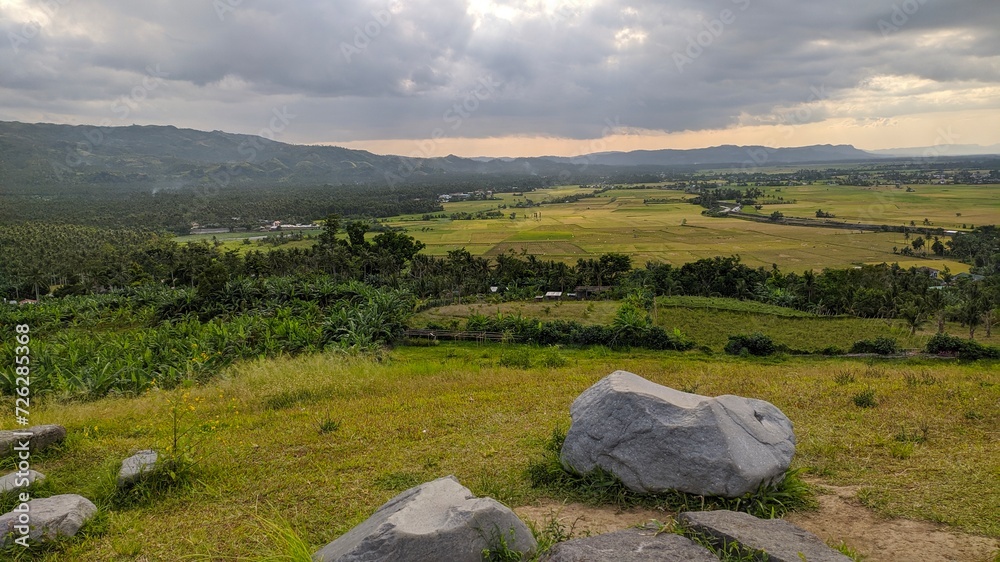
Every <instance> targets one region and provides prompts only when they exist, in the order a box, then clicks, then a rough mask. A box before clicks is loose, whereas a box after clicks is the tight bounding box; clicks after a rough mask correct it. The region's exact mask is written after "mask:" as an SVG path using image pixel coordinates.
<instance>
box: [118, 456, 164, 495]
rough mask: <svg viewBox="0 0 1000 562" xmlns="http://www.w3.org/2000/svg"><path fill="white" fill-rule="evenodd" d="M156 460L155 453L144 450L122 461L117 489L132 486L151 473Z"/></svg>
mask: <svg viewBox="0 0 1000 562" xmlns="http://www.w3.org/2000/svg"><path fill="white" fill-rule="evenodd" d="M156 459H157V454H156V451H152V450H149V449H146V450H144V451H139V452H138V453H136V454H134V455H132V456H131V457H129V458H127V459H125V460H124V461H122V468H121V470H119V471H118V487H119V488H121V487H123V486H128V485H129V484H134V483H135V482H138V481H139V480H141V479H142V477H143V475H145V474H149V473H150V472H152V471H153V469H154V468H155V467H156Z"/></svg>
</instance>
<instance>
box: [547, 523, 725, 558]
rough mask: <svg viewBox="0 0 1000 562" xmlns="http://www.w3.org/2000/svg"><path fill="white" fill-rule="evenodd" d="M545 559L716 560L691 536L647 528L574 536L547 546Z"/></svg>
mask: <svg viewBox="0 0 1000 562" xmlns="http://www.w3.org/2000/svg"><path fill="white" fill-rule="evenodd" d="M542 560H544V561H545V562H607V561H609V560H614V561H615V562H688V561H690V562H719V559H718V558H716V557H715V555H713V554H712V553H711V552H709V550H708V549H707V548H705V547H703V546H701V545H699V544H696V543H695V542H694V541H692V540H691V539H688V538H685V537H682V536H680V535H675V534H673V533H657V532H656V531H655V530H650V529H625V530H624V531H617V532H614V533H608V534H605V535H596V536H593V537H585V538H582V539H573V540H569V541H566V542H562V543H559V544H557V545H555V546H553V547H552V549H550V550H549V552H548V554H547V555H546V557H545V558H543V559H542Z"/></svg>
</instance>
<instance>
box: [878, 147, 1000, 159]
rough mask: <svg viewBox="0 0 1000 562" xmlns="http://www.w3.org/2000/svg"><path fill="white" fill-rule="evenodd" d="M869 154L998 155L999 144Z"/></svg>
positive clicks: (915, 155)
mask: <svg viewBox="0 0 1000 562" xmlns="http://www.w3.org/2000/svg"><path fill="white" fill-rule="evenodd" d="M871 152H872V153H873V154H878V155H879V156H893V157H932V158H933V157H936V156H984V155H1000V144H994V145H991V146H982V145H979V144H942V145H938V146H919V147H913V148H888V149H885V150H872V151H871Z"/></svg>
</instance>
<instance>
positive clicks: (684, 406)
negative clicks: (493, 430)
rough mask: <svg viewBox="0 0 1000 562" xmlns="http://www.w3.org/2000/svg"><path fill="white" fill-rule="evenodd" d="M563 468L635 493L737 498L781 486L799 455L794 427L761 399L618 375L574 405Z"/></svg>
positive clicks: (596, 386) (599, 383) (578, 399)
mask: <svg viewBox="0 0 1000 562" xmlns="http://www.w3.org/2000/svg"><path fill="white" fill-rule="evenodd" d="M570 415H571V416H572V418H573V422H572V425H571V426H570V428H569V432H568V433H567V435H566V441H565V443H564V444H563V448H562V452H561V459H562V464H563V466H564V467H566V468H567V469H569V470H573V471H576V472H579V473H584V474H585V473H588V472H591V471H593V470H595V469H597V468H601V469H604V470H606V471H608V472H611V473H612V474H614V475H615V476H617V477H618V478H619V479H621V481H622V482H623V483H624V484H625V486H627V487H628V488H629V489H631V490H634V491H637V492H643V493H650V492H663V491H666V490H679V491H681V492H687V493H689V494H697V495H706V496H724V497H730V498H734V497H739V496H742V495H743V494H745V493H747V492H750V491H753V490H756V489H757V488H758V487H759V486H760V485H761V484H768V483H773V482H777V481H780V479H781V478H782V477H783V476H784V474H785V472H786V471H787V470H788V465H789V464H790V463H791V461H792V455H793V454H794V453H795V434H794V433H793V432H792V422H791V421H790V420H789V419H788V418H787V417H786V416H785V415H784V414H783V413H781V411H780V410H778V408H776V407H774V406H773V405H772V404H770V403H768V402H764V401H763V400H755V399H752V398H741V397H739V396H729V395H727V396H719V397H718V398H709V397H707V396H699V395H697V394H689V393H687V392H681V391H679V390H674V389H672V388H668V387H665V386H662V385H658V384H656V383H653V382H650V381H647V380H646V379H643V378H642V377H640V376H638V375H635V374H632V373H629V372H626V371H615V372H614V373H611V374H610V375H608V376H606V377H604V378H603V379H601V380H600V381H598V382H597V383H596V384H594V386H592V387H590V388H589V389H587V390H586V391H584V392H583V394H581V395H580V396H579V397H577V399H576V400H575V401H574V402H573V405H572V407H571V408H570Z"/></svg>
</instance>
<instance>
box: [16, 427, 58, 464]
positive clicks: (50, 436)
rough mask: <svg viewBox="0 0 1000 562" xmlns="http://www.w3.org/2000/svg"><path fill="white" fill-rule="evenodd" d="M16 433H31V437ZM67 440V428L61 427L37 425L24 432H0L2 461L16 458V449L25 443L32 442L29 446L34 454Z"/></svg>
mask: <svg viewBox="0 0 1000 562" xmlns="http://www.w3.org/2000/svg"><path fill="white" fill-rule="evenodd" d="M15 433H21V434H24V433H30V434H32V435H31V437H20V436H17V435H15ZM64 439H66V428H65V427H63V426H61V425H55V424H52V425H36V426H34V427H29V428H27V429H24V430H17V431H11V430H4V431H0V459H3V458H7V457H10V456H14V455H15V454H16V453H17V451H15V450H14V448H15V447H18V446H20V444H21V443H23V442H25V441H30V444H29V445H28V448H29V450H30V451H31V453H32V454H34V453H38V452H40V451H42V450H44V449H45V448H47V447H49V446H50V445H54V444H56V443H62V442H63V440H64Z"/></svg>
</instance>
